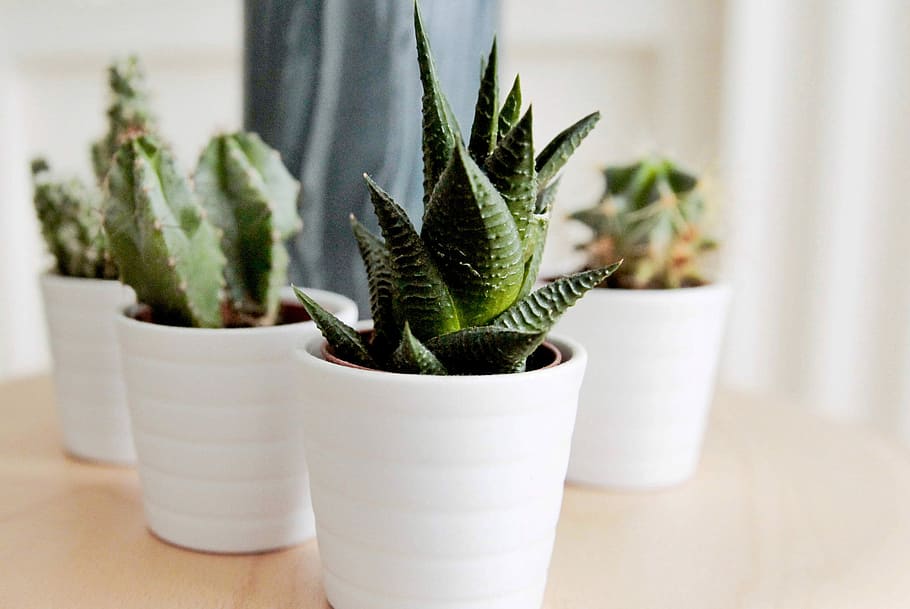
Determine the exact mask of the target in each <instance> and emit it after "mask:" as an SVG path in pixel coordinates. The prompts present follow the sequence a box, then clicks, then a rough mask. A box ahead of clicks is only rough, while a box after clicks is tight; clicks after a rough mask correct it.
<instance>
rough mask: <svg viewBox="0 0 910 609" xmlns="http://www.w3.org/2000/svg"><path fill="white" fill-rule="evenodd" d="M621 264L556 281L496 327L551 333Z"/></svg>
mask: <svg viewBox="0 0 910 609" xmlns="http://www.w3.org/2000/svg"><path fill="white" fill-rule="evenodd" d="M620 264H621V262H617V263H615V264H611V265H610V266H607V267H602V268H599V269H594V270H590V271H581V272H579V273H574V274H572V275H567V276H565V277H560V278H558V279H554V280H553V281H551V282H550V283H548V284H547V285H545V286H544V287H542V288H540V289H539V290H537V291H536V292H532V293H531V294H529V295H528V296H526V297H525V298H523V299H521V300H519V301H518V302H516V303H515V304H514V305H512V306H511V307H509V309H508V310H506V311H505V312H504V313H503V314H502V315H500V316H499V317H497V318H496V320H495V321H493V324H492V325H494V326H496V327H500V328H507V329H509V330H516V331H520V332H543V333H546V332H549V330H550V328H552V327H553V324H555V323H556V322H557V320H559V318H560V317H561V316H562V314H563V313H565V312H566V310H567V309H568V308H569V307H571V306H572V305H574V304H575V303H576V302H577V301H578V299H579V298H581V297H582V296H584V295H585V293H587V292H588V290H590V289H592V288H595V287H597V286H598V285H600V284H601V283H603V281H604V280H605V279H606V278H607V277H609V276H610V275H612V274H613V272H614V271H615V270H616V269H617V268H619V265H620Z"/></svg>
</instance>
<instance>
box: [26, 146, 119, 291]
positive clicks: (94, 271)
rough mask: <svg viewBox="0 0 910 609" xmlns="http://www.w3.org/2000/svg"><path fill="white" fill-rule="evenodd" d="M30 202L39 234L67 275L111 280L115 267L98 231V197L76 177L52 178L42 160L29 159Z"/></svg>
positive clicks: (115, 274)
mask: <svg viewBox="0 0 910 609" xmlns="http://www.w3.org/2000/svg"><path fill="white" fill-rule="evenodd" d="M31 169H32V181H33V183H34V191H35V192H34V204H35V211H36V212H37V215H38V222H39V223H40V225H41V235H42V237H44V241H45V243H46V244H47V248H48V250H49V251H50V253H51V254H52V255H53V256H54V259H55V261H56V271H57V273H58V274H60V275H64V276H67V277H85V278H92V279H113V278H116V277H117V268H116V267H115V266H114V264H113V262H112V261H111V258H110V256H109V255H108V251H107V241H106V239H105V236H104V233H103V231H102V230H101V208H100V196H99V195H98V192H97V191H96V190H94V189H91V188H89V187H87V186H86V185H85V184H83V183H82V182H81V181H80V180H78V179H75V178H74V179H70V180H66V181H55V180H53V179H51V172H50V167H49V165H48V163H47V161H45V160H44V159H35V160H34V161H32V165H31Z"/></svg>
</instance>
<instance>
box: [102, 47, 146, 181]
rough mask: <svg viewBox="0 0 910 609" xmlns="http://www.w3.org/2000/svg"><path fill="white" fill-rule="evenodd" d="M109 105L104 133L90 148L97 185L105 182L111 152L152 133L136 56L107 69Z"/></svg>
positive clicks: (143, 72) (143, 80) (142, 74)
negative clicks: (129, 140)
mask: <svg viewBox="0 0 910 609" xmlns="http://www.w3.org/2000/svg"><path fill="white" fill-rule="evenodd" d="M108 84H109V87H110V96H111V104H110V106H109V107H108V110H107V118H108V131H107V134H106V135H105V136H104V137H103V138H101V139H100V140H98V141H97V142H95V143H94V144H93V145H92V166H93V168H94V170H95V177H96V178H97V180H98V183H99V184H101V183H103V182H104V178H105V176H106V175H107V172H108V171H109V170H110V167H111V164H112V159H113V156H114V153H115V152H116V151H117V149H118V148H119V147H120V144H122V143H123V142H125V141H126V140H127V139H129V138H130V137H134V136H137V135H141V134H144V133H154V132H155V131H156V129H157V127H156V121H155V117H154V115H153V114H152V112H151V109H150V108H149V93H148V90H147V88H146V84H145V71H144V69H143V67H142V63H141V62H140V61H139V58H138V57H136V56H129V57H126V58H125V59H121V60H117V61H115V62H114V63H112V64H111V66H110V67H109V68H108Z"/></svg>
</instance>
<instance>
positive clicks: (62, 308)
mask: <svg viewBox="0 0 910 609" xmlns="http://www.w3.org/2000/svg"><path fill="white" fill-rule="evenodd" d="M109 84H110V91H111V105H110V106H109V108H108V119H109V122H108V132H107V134H106V135H105V136H104V137H103V138H102V139H101V140H99V141H98V142H97V143H95V144H94V145H93V146H92V162H93V166H94V169H95V174H96V176H97V178H98V184H99V185H100V184H101V182H102V181H103V180H104V175H105V174H106V172H107V166H108V165H109V164H110V157H111V154H112V147H113V146H114V145H115V143H116V142H117V141H118V140H120V139H121V138H122V137H124V134H126V133H142V132H145V131H147V130H148V129H151V128H153V127H154V123H155V121H154V118H153V117H152V115H151V112H150V111H149V109H148V94H147V92H146V90H145V81H144V77H143V73H142V68H141V66H140V64H139V62H138V60H137V59H136V58H134V57H131V58H128V59H126V60H123V61H118V62H115V63H114V64H113V65H111V67H110V68H109ZM32 177H33V181H34V202H35V210H36V212H37V215H38V220H39V223H40V225H41V233H42V236H43V237H44V241H45V243H46V244H47V248H48V250H49V251H50V253H51V254H52V255H53V256H54V259H55V268H54V269H53V271H52V272H48V273H45V274H44V275H42V276H41V280H40V281H41V291H42V294H43V298H44V311H45V317H46V319H47V326H48V333H49V336H50V346H51V353H52V355H53V359H54V387H55V392H56V398H57V399H56V402H57V412H58V416H59V419H60V423H61V429H62V432H63V445H64V448H65V450H66V452H67V453H69V454H71V455H73V456H76V457H79V458H82V459H88V460H91V461H99V462H106V463H116V464H129V463H132V462H134V461H135V451H134V449H133V441H132V438H131V436H130V423H129V415H128V412H127V407H126V395H125V390H124V387H123V375H122V374H121V371H120V357H119V354H118V352H117V339H116V336H115V332H114V322H113V315H112V312H114V311H117V310H120V309H122V308H123V307H124V306H126V305H128V304H130V303H132V302H134V300H135V296H134V295H133V291H132V290H131V289H129V288H128V287H125V286H123V285H122V284H121V283H120V282H118V281H116V279H117V268H116V265H115V264H114V263H113V262H112V260H111V258H110V255H109V252H108V247H107V242H106V239H105V236H104V234H103V231H102V228H101V209H100V206H101V193H100V189H99V188H96V187H94V186H88V185H86V184H84V183H83V182H82V181H81V180H79V179H76V178H72V179H68V180H58V179H55V178H54V177H53V176H52V174H51V171H50V168H49V165H48V163H47V162H46V161H45V160H44V159H36V160H35V161H33V162H32Z"/></svg>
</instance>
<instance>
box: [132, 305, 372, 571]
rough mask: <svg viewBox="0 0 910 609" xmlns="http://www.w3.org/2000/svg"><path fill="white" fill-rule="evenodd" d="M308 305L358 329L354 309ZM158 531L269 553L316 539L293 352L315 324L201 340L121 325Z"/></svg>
mask: <svg viewBox="0 0 910 609" xmlns="http://www.w3.org/2000/svg"><path fill="white" fill-rule="evenodd" d="M307 293H308V294H311V295H313V297H314V298H315V299H316V300H317V301H319V303H320V304H322V305H323V306H324V307H326V308H327V309H328V310H329V311H332V312H334V313H335V314H336V315H337V316H339V317H340V318H341V319H342V320H345V321H346V322H348V323H353V322H354V321H356V319H357V307H356V305H355V304H354V302H353V301H351V300H350V299H348V298H346V297H344V296H341V295H339V294H334V293H332V292H325V291H322V290H314V289H308V290H307ZM117 330H118V334H119V338H120V345H121V352H122V355H123V368H124V373H125V378H126V386H127V394H128V398H129V407H130V414H131V418H132V423H133V437H134V438H135V441H136V452H137V454H138V469H139V478H140V481H141V483H142V498H143V506H144V508H145V516H146V520H147V523H148V526H149V528H150V529H151V530H152V531H153V532H154V533H155V534H156V535H158V536H159V537H161V538H162V539H164V540H166V541H169V542H171V543H173V544H176V545H178V546H183V547H186V548H190V549H194V550H203V551H208V552H224V553H241V552H260V551H265V550H272V549H276V548H282V547H286V546H290V545H293V544H296V543H300V542H302V541H305V540H306V539H308V538H310V537H312V536H313V534H314V529H313V511H312V506H311V504H310V495H309V486H308V475H307V467H306V461H305V459H304V453H303V433H302V422H301V418H302V417H301V414H300V408H299V406H298V404H297V402H298V399H299V396H298V391H299V390H300V389H299V388H298V385H297V383H296V382H295V375H296V374H297V369H296V366H295V364H294V353H293V352H294V347H295V345H296V343H297V342H298V341H300V340H301V339H302V338H303V337H305V336H307V335H308V334H309V333H314V334H315V332H316V330H315V327H314V325H313V323H312V322H304V323H295V324H286V325H280V326H273V327H267V328H234V329H199V328H178V327H172V326H163V325H158V324H153V323H148V322H142V321H137V320H135V319H132V318H131V317H128V316H126V315H121V316H119V317H118V318H117Z"/></svg>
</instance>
